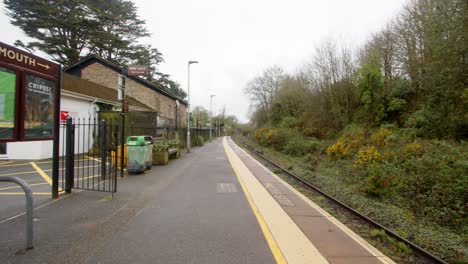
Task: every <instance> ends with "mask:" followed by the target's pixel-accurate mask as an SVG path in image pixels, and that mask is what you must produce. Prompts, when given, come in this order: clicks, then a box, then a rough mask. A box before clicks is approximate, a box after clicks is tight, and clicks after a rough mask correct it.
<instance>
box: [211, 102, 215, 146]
mask: <svg viewBox="0 0 468 264" xmlns="http://www.w3.org/2000/svg"><path fill="white" fill-rule="evenodd" d="M215 96H216V95H215V94H212V95H210V142H211V130H212V123H213V114H212V112H211V106H212V99H213V97H215Z"/></svg>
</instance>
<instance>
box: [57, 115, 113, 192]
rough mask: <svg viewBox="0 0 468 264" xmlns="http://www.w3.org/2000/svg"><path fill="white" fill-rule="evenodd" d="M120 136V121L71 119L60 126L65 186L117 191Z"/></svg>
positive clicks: (61, 162)
mask: <svg viewBox="0 0 468 264" xmlns="http://www.w3.org/2000/svg"><path fill="white" fill-rule="evenodd" d="M120 136H121V135H120V133H119V126H118V124H117V123H115V122H112V121H107V120H98V119H95V118H75V119H71V118H69V119H67V121H66V123H64V124H62V125H61V129H60V137H61V138H60V141H61V144H60V145H61V149H60V155H61V156H62V158H61V159H60V180H61V188H62V190H63V191H65V192H71V189H72V188H73V189H84V190H92V191H102V192H111V193H114V192H116V190H117V178H116V176H117V172H118V167H117V165H118V162H117V157H118V156H119V155H117V154H116V150H117V146H118V145H119V142H120V141H119V139H120Z"/></svg>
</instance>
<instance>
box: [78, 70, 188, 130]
mask: <svg viewBox="0 0 468 264" xmlns="http://www.w3.org/2000/svg"><path fill="white" fill-rule="evenodd" d="M118 76H119V73H118V72H116V71H114V70H112V69H109V68H107V67H106V66H104V65H102V64H100V63H97V62H95V63H93V64H90V65H89V66H87V67H86V68H83V69H82V70H81V78H83V79H85V80H88V81H91V82H94V83H98V84H100V85H103V86H106V87H109V88H112V89H115V90H116V92H117V89H118ZM126 94H127V95H129V96H131V97H133V98H135V99H137V100H139V101H140V102H142V103H144V104H146V105H147V106H149V107H151V108H152V109H154V110H156V111H157V112H158V114H159V115H160V116H161V117H164V118H170V119H175V109H176V102H175V100H174V99H172V98H170V97H168V96H166V95H164V94H161V93H158V92H156V91H154V90H152V89H151V88H149V87H146V86H144V85H142V84H140V83H138V82H136V81H133V80H131V79H129V78H127V80H126ZM178 112H179V113H178V121H179V124H180V126H185V124H186V121H187V115H186V112H187V108H186V106H185V105H183V104H180V105H179V111H178Z"/></svg>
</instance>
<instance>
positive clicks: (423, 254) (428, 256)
mask: <svg viewBox="0 0 468 264" xmlns="http://www.w3.org/2000/svg"><path fill="white" fill-rule="evenodd" d="M239 142H240V143H241V144H242V145H243V146H245V147H246V148H247V150H249V151H250V152H251V153H253V154H255V155H256V156H258V157H260V158H261V159H262V160H264V161H266V162H267V163H268V164H270V165H272V166H273V167H275V168H277V169H278V170H280V171H282V172H283V173H285V174H286V175H287V176H289V177H291V178H293V179H294V180H296V181H298V182H300V183H302V184H304V185H305V186H307V187H308V188H310V189H312V190H314V191H315V192H317V193H319V194H321V195H322V196H324V197H325V198H327V199H328V200H329V201H331V202H332V203H333V204H335V205H337V206H338V207H340V208H343V209H345V210H346V211H347V212H348V213H350V214H351V215H353V216H355V217H357V218H358V219H360V220H362V221H364V222H365V223H367V224H369V225H371V226H373V227H376V228H378V229H382V230H384V231H385V232H386V233H387V235H389V236H391V237H393V238H395V239H397V240H398V241H401V242H404V243H405V244H406V245H408V246H409V247H410V248H411V249H412V250H413V252H414V253H415V254H416V255H417V256H418V257H420V258H423V259H424V260H427V262H426V261H425V263H444V264H447V262H445V261H444V260H442V259H441V258H439V257H437V256H435V255H433V254H432V253H430V252H428V251H427V250H425V249H424V248H422V247H420V246H418V245H416V244H414V243H413V242H411V241H409V240H408V239H406V238H404V237H402V236H400V235H398V234H397V233H395V232H394V231H392V230H391V229H389V228H387V227H385V226H383V225H381V224H379V223H377V222H376V221H374V220H372V219H371V218H369V217H367V216H365V215H363V214H361V213H360V212H358V211H356V210H355V209H353V208H351V207H350V206H348V205H346V204H344V203H343V202H341V201H340V200H338V199H336V198H335V197H333V196H331V195H330V194H328V193H326V192H325V191H323V190H321V189H320V188H319V187H317V186H315V185H314V184H312V183H310V182H308V181H306V180H304V179H302V178H301V177H299V176H297V175H295V174H294V173H292V172H290V171H288V170H287V169H285V168H283V167H281V166H280V165H278V164H276V163H275V162H274V161H272V160H271V159H269V158H267V157H265V156H264V155H262V154H261V153H259V152H258V151H257V150H256V149H255V148H253V147H251V146H250V145H249V144H247V143H246V142H245V141H243V140H239Z"/></svg>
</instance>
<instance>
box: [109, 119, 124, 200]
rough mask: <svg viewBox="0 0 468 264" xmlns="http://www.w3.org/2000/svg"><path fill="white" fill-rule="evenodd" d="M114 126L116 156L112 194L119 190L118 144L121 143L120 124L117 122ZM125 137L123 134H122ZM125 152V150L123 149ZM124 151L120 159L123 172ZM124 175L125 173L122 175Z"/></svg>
mask: <svg viewBox="0 0 468 264" xmlns="http://www.w3.org/2000/svg"><path fill="white" fill-rule="evenodd" d="M112 125H113V126H114V128H115V129H114V145H115V157H114V168H113V171H114V172H113V173H114V189H113V190H112V194H113V193H115V192H116V191H117V146H118V144H119V125H117V124H112ZM122 137H123V135H122ZM123 147H124V146H123V144H122V146H121V147H120V148H121V149H123ZM122 152H123V151H122ZM122 152H121V156H122V158H121V159H120V162H121V163H120V168H121V172H122V168H123V165H124V164H123V155H122ZM121 176H122V177H123V174H122V175H121Z"/></svg>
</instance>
